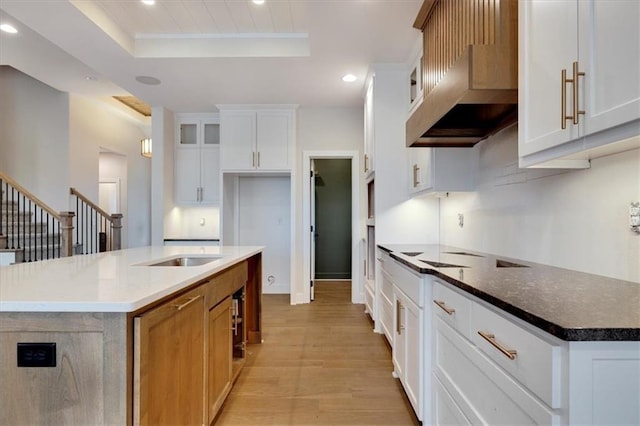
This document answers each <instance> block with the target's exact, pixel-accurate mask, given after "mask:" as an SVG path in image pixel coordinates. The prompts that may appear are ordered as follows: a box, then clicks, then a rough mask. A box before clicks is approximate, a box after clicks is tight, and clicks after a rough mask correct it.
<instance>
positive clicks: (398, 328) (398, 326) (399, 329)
mask: <svg viewBox="0 0 640 426" xmlns="http://www.w3.org/2000/svg"><path fill="white" fill-rule="evenodd" d="M400 309H402V303H400V301H399V300H396V332H397V333H398V334H402V329H403V328H404V327H403V326H402V325H401V324H400V323H401V322H402V315H401V314H400Z"/></svg>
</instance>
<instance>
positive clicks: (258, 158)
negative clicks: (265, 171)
mask: <svg viewBox="0 0 640 426" xmlns="http://www.w3.org/2000/svg"><path fill="white" fill-rule="evenodd" d="M258 167H260V151H258Z"/></svg>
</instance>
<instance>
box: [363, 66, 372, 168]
mask: <svg viewBox="0 0 640 426" xmlns="http://www.w3.org/2000/svg"><path fill="white" fill-rule="evenodd" d="M374 84H375V76H372V77H371V80H370V81H369V84H368V86H367V92H366V94H365V98H364V158H363V163H364V165H363V169H364V174H365V177H368V176H370V175H371V174H372V173H373V171H374V163H373V157H374V153H373V147H374V113H373V96H374V95H373V85H374Z"/></svg>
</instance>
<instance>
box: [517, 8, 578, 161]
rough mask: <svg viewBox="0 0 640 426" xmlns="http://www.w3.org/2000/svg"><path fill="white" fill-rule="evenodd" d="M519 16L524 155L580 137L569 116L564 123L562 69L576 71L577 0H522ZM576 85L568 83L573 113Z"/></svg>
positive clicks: (520, 106) (520, 118)
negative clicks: (563, 125) (572, 85)
mask: <svg viewBox="0 0 640 426" xmlns="http://www.w3.org/2000/svg"><path fill="white" fill-rule="evenodd" d="M519 8H520V22H519V31H520V36H519V42H520V46H519V51H520V63H519V67H520V80H519V90H520V98H521V100H520V105H519V115H520V116H519V118H518V126H519V129H518V133H519V139H520V143H519V155H520V156H524V155H529V154H532V153H535V152H538V151H542V150H544V149H547V148H550V147H553V146H557V145H559V144H562V143H564V142H567V141H569V140H572V139H575V138H576V137H578V129H577V128H576V127H575V126H573V125H572V124H571V122H570V121H566V129H562V123H563V122H564V120H563V118H562V102H561V101H562V96H561V95H562V89H563V87H562V79H561V77H562V75H561V74H562V70H563V69H564V70H566V71H567V77H568V78H570V77H571V74H572V63H573V61H575V60H577V56H578V19H577V18H578V5H577V0H557V1H540V0H521V1H520V4H519ZM572 95H573V92H572V91H571V85H569V84H567V85H566V102H565V104H566V105H567V114H569V115H570V114H571V102H570V100H571V96H572Z"/></svg>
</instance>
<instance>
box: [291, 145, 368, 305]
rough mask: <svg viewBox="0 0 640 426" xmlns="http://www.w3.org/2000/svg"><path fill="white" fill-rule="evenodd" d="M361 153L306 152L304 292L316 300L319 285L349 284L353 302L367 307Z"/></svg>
mask: <svg viewBox="0 0 640 426" xmlns="http://www.w3.org/2000/svg"><path fill="white" fill-rule="evenodd" d="M358 159H359V155H358V152H357V151H327V152H323V151H305V152H303V176H305V179H304V184H303V229H305V232H303V249H304V252H303V274H304V277H306V280H305V282H304V287H303V290H304V293H303V294H299V295H298V298H297V302H298V303H308V302H310V301H312V300H313V299H314V297H315V292H314V284H315V283H316V282H321V283H322V284H323V285H330V284H331V283H335V284H337V285H341V284H342V285H344V283H345V282H346V283H348V284H350V285H349V287H350V288H349V289H348V290H349V293H350V295H351V297H350V299H351V302H352V303H362V300H363V294H362V292H363V289H362V283H361V277H360V276H359V274H358V273H357V271H359V268H357V266H356V265H358V264H359V263H360V261H359V247H360V245H359V244H360V243H359V233H360V232H359V228H358V224H359V199H360V196H359V178H360V176H359V173H358V170H359V162H358Z"/></svg>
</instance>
